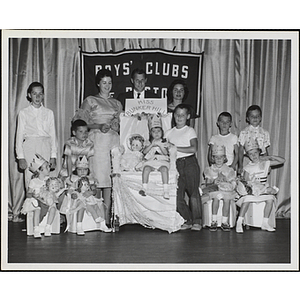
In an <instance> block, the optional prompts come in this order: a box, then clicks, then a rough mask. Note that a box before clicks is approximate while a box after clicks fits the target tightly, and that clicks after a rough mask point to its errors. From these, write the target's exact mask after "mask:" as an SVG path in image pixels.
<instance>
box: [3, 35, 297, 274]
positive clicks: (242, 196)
mask: <svg viewBox="0 0 300 300" xmlns="http://www.w3.org/2000/svg"><path fill="white" fill-rule="evenodd" d="M298 37H299V36H298V32H296V31H277V32H276V31H271V32H270V31H265V32H264V31H252V32H251V31H244V32H238V31H229V32H222V31H220V32H217V31H211V32H207V31H206V32H204V31H203V32H201V31H196V30H194V31H177V32H176V31H152V32H149V31H148V32H145V31H104V30H103V31H62V30H61V31H60V30H53V31H51V30H45V31H42V30H41V31H39V30H25V31H22V30H19V31H18V30H7V31H3V32H2V39H3V41H2V46H3V47H2V68H3V78H2V79H3V84H2V87H3V101H2V116H3V117H4V118H3V121H2V142H3V143H2V165H3V167H2V189H1V193H2V195H1V197H2V201H1V203H2V209H1V211H2V216H1V217H2V218H1V219H2V232H1V236H2V239H1V241H2V245H1V247H2V251H1V263H2V269H3V270H32V269H34V270H72V269H74V266H76V267H75V269H76V270H296V269H297V268H298V246H299V242H298V196H297V194H296V191H297V187H296V182H298V180H297V175H298V174H297V167H298V162H297V160H296V159H297V151H298V144H297V138H298V126H295V125H297V124H298V120H297V117H298V100H299V97H298V94H297V92H298V91H297V82H298V81H297V80H298V79H299V78H298V75H299V73H298V71H299V70H298V69H299V61H298V59H299V52H298V51H299V49H298V47H299V41H298ZM297 99H298V100H297ZM4 199H5V200H6V201H4Z"/></svg>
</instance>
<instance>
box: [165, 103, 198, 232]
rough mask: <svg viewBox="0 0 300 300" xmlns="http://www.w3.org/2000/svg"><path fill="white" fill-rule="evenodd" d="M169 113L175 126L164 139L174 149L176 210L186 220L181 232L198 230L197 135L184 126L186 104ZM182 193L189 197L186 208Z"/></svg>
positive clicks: (186, 115) (187, 115)
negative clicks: (175, 148)
mask: <svg viewBox="0 0 300 300" xmlns="http://www.w3.org/2000/svg"><path fill="white" fill-rule="evenodd" d="M173 114H174V120H175V124H176V126H175V127H173V128H171V129H170V130H168V131H167V132H166V134H165V137H166V138H167V140H168V141H169V142H170V143H172V144H174V145H175V146H176V147H177V160H176V167H177V170H178V173H179V178H178V189H177V211H178V212H179V214H180V215H181V216H182V217H183V218H184V219H185V220H186V223H184V224H183V225H182V227H181V229H182V230H186V229H192V230H195V231H200V230H201V229H202V209H201V196H200V193H199V182H200V167H199V164H198V160H197V158H196V156H195V153H196V152H197V150H198V139H197V134H196V132H195V130H194V128H192V127H189V126H187V125H186V123H187V121H188V120H189V118H190V111H189V106H188V105H186V104H179V105H177V106H176V107H175V110H174V113H173ZM185 192H187V194H188V197H189V205H188V204H187V203H186V201H185V199H184V195H185Z"/></svg>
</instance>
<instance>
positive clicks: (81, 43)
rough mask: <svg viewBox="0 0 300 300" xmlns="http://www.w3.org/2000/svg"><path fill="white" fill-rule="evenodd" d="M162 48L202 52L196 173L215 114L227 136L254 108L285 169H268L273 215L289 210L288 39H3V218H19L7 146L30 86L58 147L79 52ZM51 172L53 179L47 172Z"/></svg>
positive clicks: (73, 94) (76, 85)
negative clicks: (37, 85) (50, 116)
mask: <svg viewBox="0 0 300 300" xmlns="http://www.w3.org/2000/svg"><path fill="white" fill-rule="evenodd" d="M140 48H161V49H164V50H169V51H172V50H174V51H182V52H188V51H191V52H194V53H201V52H202V51H204V61H203V82H202V103H201V115H200V118H199V119H197V122H196V131H197V134H198V137H199V151H198V160H199V163H200V166H201V171H203V170H204V168H205V166H206V165H207V144H208V141H209V139H210V137H211V136H212V135H214V134H217V133H218V128H217V126H216V121H217V116H218V115H219V113H221V112H222V111H228V112H230V113H231V114H232V116H233V125H232V128H231V131H232V132H233V133H235V134H237V135H238V134H239V132H240V130H242V129H243V128H244V127H245V126H246V125H247V124H246V120H245V119H246V115H245V114H246V110H247V108H248V107H249V106H250V105H252V104H258V105H260V106H261V108H262V111H263V118H262V124H261V125H262V127H263V128H265V129H266V130H268V131H269V132H270V137H271V147H270V149H269V153H270V154H274V155H280V156H283V157H285V159H286V163H285V165H284V167H282V168H277V169H276V170H273V171H272V172H271V183H272V184H276V185H277V186H279V188H280V192H279V195H278V202H279V205H278V211H277V216H281V217H286V216H287V217H289V213H290V199H291V187H290V180H291V176H290V166H291V161H290V138H291V125H290V119H291V42H290V41H288V40H242V39H241V40H230V39H226V40H225V39H188V38H186V39H184V38H169V39H159V38H134V39H130V38H115V39H104V38H86V39H84V38H78V39H76V38H67V39H66V38H59V39H51V38H11V39H10V40H9V95H8V103H9V105H8V109H9V111H8V116H9V117H8V119H9V120H8V121H9V125H10V126H9V145H8V148H9V174H8V176H9V187H8V190H9V193H8V195H9V199H8V208H9V214H10V215H12V214H16V215H17V214H18V213H19V211H20V208H21V205H22V202H23V199H24V196H25V194H24V188H23V176H22V173H21V172H20V171H19V170H18V169H17V163H16V159H15V152H14V143H15V131H16V120H17V114H18V112H19V111H20V110H21V109H22V108H24V107H26V106H27V105H28V101H27V100H26V90H27V88H28V86H29V84H30V83H31V82H33V81H41V82H42V83H43V84H44V87H45V101H44V104H45V106H46V107H48V108H50V109H52V110H53V112H54V115H55V122H56V131H57V139H58V145H59V153H58V160H57V164H58V168H59V167H60V166H61V157H62V152H63V145H64V143H65V141H66V140H67V139H68V138H69V136H70V122H71V118H72V116H73V115H74V113H75V110H76V109H77V108H78V106H79V100H80V76H81V75H80V72H81V70H80V51H79V49H82V50H83V51H87V52H93V51H94V52H108V51H114V52H116V51H121V50H123V49H140ZM54 175H55V174H54Z"/></svg>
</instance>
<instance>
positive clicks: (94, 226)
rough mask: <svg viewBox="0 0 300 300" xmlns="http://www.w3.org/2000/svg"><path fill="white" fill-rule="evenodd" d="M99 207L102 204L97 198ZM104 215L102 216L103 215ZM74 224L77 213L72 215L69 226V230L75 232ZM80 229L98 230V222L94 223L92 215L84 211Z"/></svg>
mask: <svg viewBox="0 0 300 300" xmlns="http://www.w3.org/2000/svg"><path fill="white" fill-rule="evenodd" d="M98 205H99V207H100V206H101V205H102V201H101V200H100V199H99V202H98ZM103 217H104V216H103ZM76 224H77V213H75V214H74V215H73V219H72V222H71V224H70V227H69V230H68V231H69V232H72V233H76ZM82 229H83V231H85V232H86V231H93V230H100V223H96V222H95V220H94V218H93V217H92V215H90V214H88V213H87V212H86V211H85V212H84V214H83V220H82Z"/></svg>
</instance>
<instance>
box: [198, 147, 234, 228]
mask: <svg viewBox="0 0 300 300" xmlns="http://www.w3.org/2000/svg"><path fill="white" fill-rule="evenodd" d="M212 161H213V164H212V165H211V166H210V167H206V168H205V170H204V177H205V181H206V187H205V188H204V189H203V190H202V192H203V193H205V190H206V189H207V191H208V193H207V196H208V197H205V195H203V196H202V202H205V199H206V198H208V199H207V200H212V222H211V226H210V231H217V225H218V224H217V213H218V210H219V205H220V200H223V210H222V223H221V229H222V230H223V231H230V225H229V222H228V217H229V210H230V201H232V200H234V199H235V195H236V193H235V187H236V175H235V171H234V169H232V168H231V167H229V166H228V165H227V164H226V162H227V158H226V149H225V147H224V146H223V145H217V144H214V145H213V146H212ZM213 186H214V187H215V188H212V187H213Z"/></svg>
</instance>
